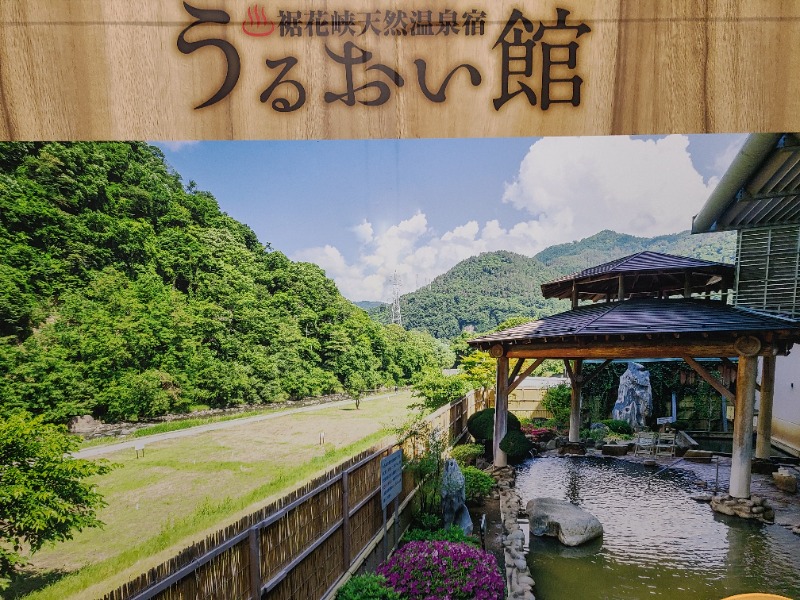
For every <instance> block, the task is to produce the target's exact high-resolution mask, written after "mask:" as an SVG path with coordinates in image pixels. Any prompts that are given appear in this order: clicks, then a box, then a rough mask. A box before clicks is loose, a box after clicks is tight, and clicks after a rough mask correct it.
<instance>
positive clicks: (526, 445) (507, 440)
mask: <svg viewBox="0 0 800 600" xmlns="http://www.w3.org/2000/svg"><path fill="white" fill-rule="evenodd" d="M532 449H533V442H531V441H530V440H529V439H528V438H527V437H526V436H525V434H524V433H522V432H521V431H520V430H518V429H509V430H508V432H507V433H506V435H505V437H504V438H503V439H502V440H500V450H502V451H503V452H505V453H506V454H507V455H508V460H509V461H511V462H518V461H521V460H524V459H526V458H530V455H531V454H530V452H531V450H532Z"/></svg>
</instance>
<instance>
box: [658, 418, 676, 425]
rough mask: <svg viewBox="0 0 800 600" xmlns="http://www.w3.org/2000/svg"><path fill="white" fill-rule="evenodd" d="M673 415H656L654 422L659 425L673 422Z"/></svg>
mask: <svg viewBox="0 0 800 600" xmlns="http://www.w3.org/2000/svg"><path fill="white" fill-rule="evenodd" d="M674 422H675V417H658V418H657V419H656V423H657V424H659V425H665V424H666V423H674Z"/></svg>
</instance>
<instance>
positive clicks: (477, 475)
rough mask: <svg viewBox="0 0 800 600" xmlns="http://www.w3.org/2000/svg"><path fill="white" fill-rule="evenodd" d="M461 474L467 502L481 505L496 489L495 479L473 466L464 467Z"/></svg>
mask: <svg viewBox="0 0 800 600" xmlns="http://www.w3.org/2000/svg"><path fill="white" fill-rule="evenodd" d="M522 437H525V436H522ZM461 472H462V473H463V475H464V492H465V495H466V499H467V502H471V503H474V504H481V503H482V502H483V501H484V499H486V497H487V496H488V495H489V494H490V493H491V491H492V488H493V487H494V478H493V477H492V476H491V475H489V474H488V473H484V472H483V471H481V470H480V469H478V468H477V467H472V466H467V467H463V468H462V469H461Z"/></svg>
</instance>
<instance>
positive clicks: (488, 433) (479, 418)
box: [467, 408, 522, 440]
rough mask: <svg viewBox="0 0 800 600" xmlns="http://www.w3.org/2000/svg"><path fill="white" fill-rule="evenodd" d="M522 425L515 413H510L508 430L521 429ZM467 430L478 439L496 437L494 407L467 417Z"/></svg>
mask: <svg viewBox="0 0 800 600" xmlns="http://www.w3.org/2000/svg"><path fill="white" fill-rule="evenodd" d="M521 428H522V425H521V424H520V422H519V419H518V418H517V417H516V415H514V413H511V412H510V413H508V420H507V425H506V429H507V431H512V430H516V431H519V430H520V429H521ZM467 430H468V431H469V433H470V435H471V436H472V437H474V438H475V439H476V440H491V439H494V409H493V408H486V409H484V410H479V411H478V412H476V413H474V414H473V415H472V416H471V417H470V418H469V419H467Z"/></svg>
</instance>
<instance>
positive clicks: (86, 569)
mask: <svg viewBox="0 0 800 600" xmlns="http://www.w3.org/2000/svg"><path fill="white" fill-rule="evenodd" d="M412 402H413V400H412V398H411V395H410V393H409V392H405V393H402V392H401V393H400V394H398V395H395V396H391V397H389V398H381V399H378V400H373V401H368V402H362V403H361V408H360V409H358V410H356V409H355V405H354V404H347V405H344V406H337V407H333V408H324V409H320V410H318V411H314V412H306V413H296V414H289V415H285V416H281V417H277V418H275V419H271V420H267V421H260V422H256V423H249V424H243V425H242V426H241V427H234V428H230V429H224V430H220V431H211V432H205V433H201V434H198V435H196V436H192V437H188V438H181V439H175V440H166V441H160V442H156V443H151V444H148V445H147V447H146V450H145V456H144V457H141V458H138V459H137V458H136V453H135V451H134V450H130V449H127V450H122V451H119V452H115V453H113V454H110V455H109V456H108V458H109V459H110V460H111V461H113V462H114V463H117V464H118V465H119V466H118V468H116V469H115V470H113V471H112V472H111V473H109V474H107V475H104V476H102V477H99V478H97V481H96V483H97V485H98V488H99V490H100V491H101V492H102V494H103V495H104V497H105V499H106V501H107V502H108V506H107V507H106V508H105V509H103V510H102V511H101V512H100V514H99V516H100V519H101V520H102V521H103V522H104V523H105V524H106V525H105V528H104V529H90V530H85V531H83V532H81V533H78V534H77V535H76V536H75V538H74V539H73V540H70V541H68V542H64V543H61V544H57V545H55V546H53V547H49V548H44V549H42V550H41V551H40V552H38V553H37V554H35V555H34V557H33V561H32V569H31V570H29V571H28V572H27V576H26V577H23V578H21V579H19V580H17V581H15V582H14V583H13V584H12V588H11V589H10V590H7V591H6V593H10V595H9V596H7V597H9V598H26V599H30V600H33V599H36V600H43V599H53V600H56V599H57V600H64V599H68V598H73V599H77V598H81V599H88V598H94V597H101V596H102V595H103V593H104V592H106V591H109V590H110V589H113V588H115V587H117V586H119V585H120V584H122V583H124V582H125V581H127V580H128V579H130V578H131V577H133V576H135V575H137V574H139V573H140V572H143V571H145V570H147V569H148V568H150V567H152V566H155V565H156V564H158V563H160V562H163V561H164V560H166V559H167V558H169V557H170V556H172V555H173V554H175V553H176V551H178V550H180V549H181V548H182V547H184V546H186V545H188V544H189V543H190V541H191V540H193V539H197V538H201V537H203V536H204V535H205V534H207V533H209V532H210V531H214V530H216V529H219V528H220V527H222V526H224V525H225V524H226V523H228V522H231V521H234V520H236V519H237V518H239V517H241V516H244V515H246V514H248V513H250V512H254V511H255V510H257V509H258V508H259V507H260V506H262V505H264V504H267V503H269V501H270V500H271V499H275V498H276V497H279V496H281V495H283V493H285V492H286V491H288V490H289V489H291V488H293V487H296V486H298V485H301V484H302V483H303V482H305V481H307V480H309V479H312V478H313V477H314V476H315V475H318V474H319V473H320V472H322V471H325V470H327V469H328V468H329V467H331V466H333V465H334V464H336V463H339V462H341V461H342V460H344V459H346V458H348V457H349V456H351V455H352V454H355V453H357V452H360V451H361V450H364V449H366V448H368V447H370V446H372V445H375V444H378V443H380V442H381V441H382V440H385V441H388V440H386V438H387V436H391V432H390V431H389V430H390V429H391V428H394V427H398V426H399V425H401V424H402V423H403V422H404V421H405V420H406V418H407V416H408V405H409V404H411V403H412ZM321 432H324V433H325V444H324V445H320V433H321ZM53 581H54V583H50V582H53ZM48 583H49V585H45V587H42V586H43V584H48ZM36 588H39V589H36ZM32 590H35V591H32Z"/></svg>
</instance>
